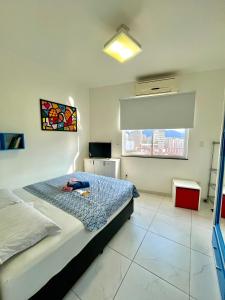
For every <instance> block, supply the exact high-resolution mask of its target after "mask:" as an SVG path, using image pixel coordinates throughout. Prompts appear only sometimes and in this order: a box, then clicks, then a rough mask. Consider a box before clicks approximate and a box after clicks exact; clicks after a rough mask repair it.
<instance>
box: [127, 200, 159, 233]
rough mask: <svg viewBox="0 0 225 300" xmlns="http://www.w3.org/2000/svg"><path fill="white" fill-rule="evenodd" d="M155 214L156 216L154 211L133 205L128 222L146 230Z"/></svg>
mask: <svg viewBox="0 0 225 300" xmlns="http://www.w3.org/2000/svg"><path fill="white" fill-rule="evenodd" d="M155 214H156V210H152V209H146V208H144V207H141V206H138V205H135V206H134V212H133V214H132V216H131V219H130V220H131V222H132V223H134V224H136V225H138V226H140V227H142V228H144V229H148V228H149V226H150V224H151V222H152V220H153V218H154V216H155Z"/></svg>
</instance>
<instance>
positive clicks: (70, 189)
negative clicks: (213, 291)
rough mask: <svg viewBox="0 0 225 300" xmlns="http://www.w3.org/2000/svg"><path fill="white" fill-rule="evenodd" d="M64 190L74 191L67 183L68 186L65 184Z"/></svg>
mask: <svg viewBox="0 0 225 300" xmlns="http://www.w3.org/2000/svg"><path fill="white" fill-rule="evenodd" d="M62 190H63V191H64V192H72V191H73V188H72V187H70V186H67V185H66V186H64V187H63V188H62Z"/></svg>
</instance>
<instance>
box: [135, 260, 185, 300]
mask: <svg viewBox="0 0 225 300" xmlns="http://www.w3.org/2000/svg"><path fill="white" fill-rule="evenodd" d="M132 263H134V264H136V265H138V266H139V267H140V268H142V269H144V270H145V271H147V272H149V273H150V274H153V275H154V276H156V277H158V278H159V279H160V280H162V281H164V282H166V283H167V284H169V285H171V286H172V287H174V288H176V289H177V290H179V291H181V292H182V293H184V294H185V295H187V296H189V293H187V292H185V291H184V290H182V289H181V288H179V287H177V286H176V285H174V284H172V283H171V282H169V281H167V280H166V279H165V278H163V277H160V276H159V275H158V274H156V273H154V272H152V271H150V270H148V269H147V268H146V267H144V266H142V265H140V264H139V263H138V262H136V261H133V262H132Z"/></svg>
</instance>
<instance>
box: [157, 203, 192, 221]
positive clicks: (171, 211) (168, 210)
mask: <svg viewBox="0 0 225 300" xmlns="http://www.w3.org/2000/svg"><path fill="white" fill-rule="evenodd" d="M158 213H160V214H163V215H166V216H171V217H173V218H176V219H177V220H179V219H182V220H186V221H188V222H189V221H191V210H190V209H185V208H180V207H175V206H174V203H173V202H172V200H171V201H162V202H161V205H160V207H159V210H158Z"/></svg>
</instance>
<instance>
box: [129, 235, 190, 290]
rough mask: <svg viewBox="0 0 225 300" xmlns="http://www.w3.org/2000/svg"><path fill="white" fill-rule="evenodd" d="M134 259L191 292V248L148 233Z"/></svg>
mask: <svg viewBox="0 0 225 300" xmlns="http://www.w3.org/2000/svg"><path fill="white" fill-rule="evenodd" d="M134 260H135V262H137V263H138V264H140V265H141V266H143V267H144V268H146V269H148V270H149V271H151V272H153V273H154V274H156V275H158V276H159V277H161V278H163V279H165V280H167V281H168V282H169V283H171V284H173V285H175V286H176V287H178V288H180V289H181V290H183V291H184V292H185V293H189V271H190V249H188V248H186V247H184V246H182V245H179V244H177V243H175V242H172V241H170V240H168V239H166V238H163V237H160V236H158V235H155V234H153V233H148V234H147V235H146V237H145V239H144V241H143V243H142V245H141V247H140V248H139V250H138V253H137V255H136V257H135V259H134Z"/></svg>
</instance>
